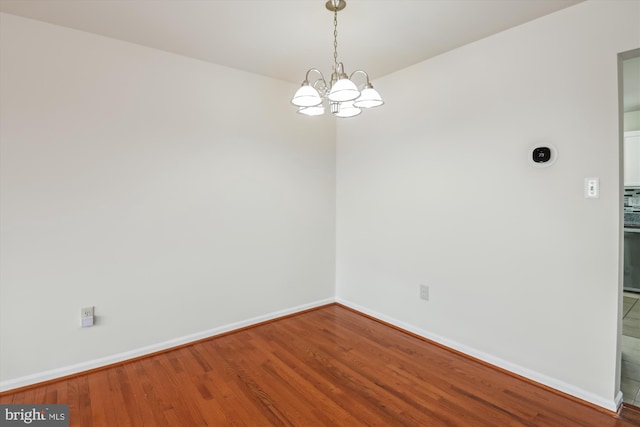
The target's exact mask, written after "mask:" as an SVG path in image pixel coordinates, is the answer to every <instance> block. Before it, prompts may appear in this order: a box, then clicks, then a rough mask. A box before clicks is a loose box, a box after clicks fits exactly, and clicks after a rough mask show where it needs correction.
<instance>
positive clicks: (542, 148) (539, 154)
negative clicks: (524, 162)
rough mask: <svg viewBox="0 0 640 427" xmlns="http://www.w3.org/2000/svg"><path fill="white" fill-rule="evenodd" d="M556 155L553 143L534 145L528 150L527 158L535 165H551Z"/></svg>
mask: <svg viewBox="0 0 640 427" xmlns="http://www.w3.org/2000/svg"><path fill="white" fill-rule="evenodd" d="M557 157H558V151H557V150H556V149H555V147H554V146H553V145H549V144H545V145H536V146H534V147H533V148H532V149H531V151H530V152H529V160H530V161H531V162H532V163H533V165H534V166H537V167H547V166H551V165H552V164H553V163H554V162H555V161H556V158H557Z"/></svg>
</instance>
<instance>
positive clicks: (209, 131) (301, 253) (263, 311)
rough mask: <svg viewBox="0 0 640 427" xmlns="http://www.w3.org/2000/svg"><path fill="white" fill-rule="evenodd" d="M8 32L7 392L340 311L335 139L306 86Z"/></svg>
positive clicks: (2, 310)
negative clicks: (323, 306) (242, 330)
mask: <svg viewBox="0 0 640 427" xmlns="http://www.w3.org/2000/svg"><path fill="white" fill-rule="evenodd" d="M0 19H1V21H0V30H1V33H0V43H1V44H0V51H1V57H0V89H1V93H0V101H1V104H0V113H1V115H0V132H1V133H0V140H1V147H0V148H1V153H0V154H1V162H2V164H1V173H2V175H1V179H0V183H1V186H2V187H1V197H2V199H1V203H0V215H1V217H0V225H1V233H2V234H1V239H0V241H1V244H2V246H1V248H0V252H1V254H2V256H1V258H0V263H1V264H0V273H1V276H0V304H1V305H0V341H1V343H0V344H1V345H0V381H1V382H0V385H2V388H4V389H6V388H12V387H15V386H19V385H24V384H26V383H29V382H33V381H37V380H42V379H46V378H48V377H51V376H55V375H61V374H65V373H70V372H72V371H75V370H80V369H86V368H89V367H93V366H97V365H100V364H102V363H108V362H110V361H114V360H116V359H119V358H123V357H128V356H133V355H137V354H141V353H144V352H146V351H151V350H154V349H158V348H161V347H163V346H167V345H171V344H176V343H180V342H182V341H184V340H188V339H190V338H198V337H201V336H206V335H207V334H208V333H212V332H216V331H221V330H224V329H225V328H228V327H233V326H238V325H242V324H244V323H247V322H249V323H250V322H251V321H256V320H261V319H266V318H269V317H271V316H273V315H277V314H282V313H286V312H289V311H292V310H298V309H300V308H304V307H307V306H313V305H316V304H319V303H322V302H326V301H332V300H333V297H334V284H335V283H334V262H335V125H334V124H333V122H332V121H331V120H311V121H309V120H305V119H306V118H305V117H302V116H300V115H297V114H295V113H294V110H293V107H292V106H290V104H289V102H288V97H289V96H290V95H291V94H292V93H293V92H294V91H295V89H296V86H295V85H291V84H288V83H283V82H280V81H276V80H271V79H268V78H263V77H259V76H255V75H251V74H248V73H244V72H240V71H235V70H231V69H228V68H224V67H221V66H216V65H213V64H209V63H204V62H200V61H196V60H193V59H189V58H185V57H180V56H177V55H173V54H169V53H165V52H161V51H156V50H152V49H148V48H144V47H141V46H137V45H133V44H128V43H124V42H120V41H117V40H113V39H108V38H103V37H99V36H96V35H92V34H88V33H83V32H79V31H74V30H70V29H66V28H63V27H57V26H53V25H49V24H44V23H41V22H37V21H32V20H27V19H23V18H19V17H16V16H12V15H8V14H1V15H0ZM87 305H95V309H96V314H97V316H98V321H97V326H95V327H93V328H90V329H81V328H80V327H79V324H80V319H79V310H80V308H81V307H83V306H87ZM146 346H150V347H146Z"/></svg>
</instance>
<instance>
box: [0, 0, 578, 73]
mask: <svg viewBox="0 0 640 427" xmlns="http://www.w3.org/2000/svg"><path fill="white" fill-rule="evenodd" d="M580 1H582V0H347V7H346V8H345V9H344V10H343V11H341V12H339V13H338V59H339V60H340V61H342V62H344V65H345V69H346V71H347V72H349V73H350V72H352V71H354V70H355V69H362V70H365V71H367V72H368V73H369V75H370V76H371V79H372V80H374V79H375V78H376V77H380V76H383V75H385V74H388V73H391V72H393V71H397V70H399V69H402V68H405V67H407V66H409V65H412V64H416V63H418V62H420V61H423V60H425V59H427V58H430V57H433V56H435V55H438V54H440V53H443V52H446V51H448V50H451V49H455V48H456V47H459V46H462V45H465V44H467V43H470V42H473V41H475V40H479V39H481V38H484V37H487V36H489V35H491V34H495V33H497V32H500V31H503V30H506V29H508V28H511V27H514V26H517V25H520V24H523V23H525V22H527V21H530V20H533V19H536V18H538V17H540V16H543V15H546V14H549V13H552V12H555V11H557V10H560V9H563V8H565V7H568V6H572V5H574V4H576V3H579V2H580ZM325 2H326V0H0V11H2V12H6V13H11V14H15V15H20V16H24V17H27V18H32V19H37V20H41V21H46V22H50V23H53V24H58V25H63V26H66V27H71V28H75V29H78V30H83V31H88V32H91V33H96V34H100V35H104V36H107V37H112V38H116V39H120V40H125V41H129V42H132V43H137V44H140V45H144V46H148V47H152V48H156V49H161V50H165V51H169V52H174V53H177V54H180V55H185V56H189V57H193V58H197V59H201V60H204V61H209V62H214V63H217V64H221V65H225V66H229V67H233V68H237V69H240V70H245V71H249V72H252V73H257V74H261V75H264V76H269V77H273V78H276V79H281V80H285V81H290V82H295V83H300V82H301V81H302V80H303V78H304V74H305V72H306V70H307V69H308V68H311V67H315V68H318V69H320V70H321V71H322V72H323V73H325V75H326V74H329V73H330V72H331V64H332V63H333V13H332V12H329V11H328V10H327V9H326V8H325V6H324V4H325Z"/></svg>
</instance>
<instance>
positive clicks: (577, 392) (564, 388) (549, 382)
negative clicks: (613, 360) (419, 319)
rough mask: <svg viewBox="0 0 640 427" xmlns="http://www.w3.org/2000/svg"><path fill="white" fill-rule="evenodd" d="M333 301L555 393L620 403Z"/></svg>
mask: <svg viewBox="0 0 640 427" xmlns="http://www.w3.org/2000/svg"><path fill="white" fill-rule="evenodd" d="M336 302H338V303H339V304H342V305H344V306H346V307H349V308H352V309H354V310H356V311H359V312H361V313H364V314H367V315H369V316H372V317H374V318H376V319H379V320H382V321H384V322H387V323H389V324H391V325H394V326H397V327H398V328H401V329H404V330H406V331H409V332H411V333H414V334H416V335H419V336H421V337H424V338H427V339H429V340H431V341H435V342H437V343H438V344H442V345H443V346H445V347H448V348H451V349H454V350H457V351H460V352H462V353H464V354H466V355H469V356H471V357H474V358H476V359H479V360H482V361H483V362H486V363H489V364H491V365H494V366H497V367H499V368H502V369H505V370H507V371H509V372H513V373H514V374H517V375H520V376H522V377H524V378H527V379H530V380H532V381H535V382H537V383H540V384H543V385H545V386H547V387H551V388H553V389H555V390H558V391H561V392H562V393H566V394H568V395H571V396H574V397H577V398H578V399H581V400H585V401H587V402H589V403H592V404H594V405H597V406H600V407H602V408H604V409H607V410H609V411H612V412H617V411H618V408H619V407H620V405H621V404H622V392H618V395H617V396H616V398H615V399H614V400H608V399H605V398H603V397H601V396H598V395H596V394H594V393H591V392H589V391H586V390H583V389H581V388H579V387H576V386H573V385H571V384H568V383H565V382H564V381H560V380H558V379H556V378H552V377H549V376H547V375H544V374H541V373H539V372H536V371H533V370H531V369H528V368H525V367H522V366H520V365H516V364H515V363H511V362H508V361H506V360H504V359H500V358H499V357H496V356H493V355H491V354H488V353H484V352H482V351H478V350H476V349H474V348H472V347H469V346H466V345H464V344H460V343H458V342H456V341H453V340H450V339H448V338H444V337H441V336H439V335H436V334H433V333H431V332H429V331H426V330H424V329H421V328H418V327H416V326H414V325H411V324H408V323H405V322H403V321H400V320H397V319H394V318H392V317H389V316H387V315H384V314H382V313H378V312H376V311H375V310H371V309H368V308H366V307H363V306H361V305H358V304H356V303H353V302H351V301H347V300H344V299H342V298H336Z"/></svg>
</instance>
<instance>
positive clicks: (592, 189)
mask: <svg viewBox="0 0 640 427" xmlns="http://www.w3.org/2000/svg"><path fill="white" fill-rule="evenodd" d="M584 197H585V198H587V199H597V198H599V197H600V179H598V178H595V177H591V178H585V179H584Z"/></svg>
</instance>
